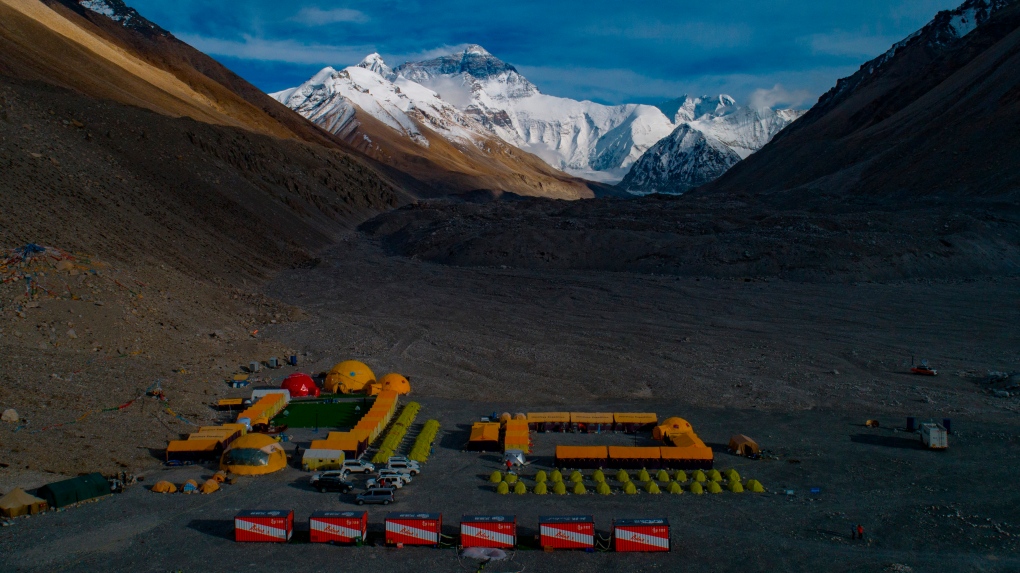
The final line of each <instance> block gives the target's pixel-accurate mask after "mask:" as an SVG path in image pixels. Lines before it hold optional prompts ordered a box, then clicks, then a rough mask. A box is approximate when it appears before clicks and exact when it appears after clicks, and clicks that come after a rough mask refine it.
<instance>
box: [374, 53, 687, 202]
mask: <svg viewBox="0 0 1020 573" xmlns="http://www.w3.org/2000/svg"><path fill="white" fill-rule="evenodd" d="M393 72H394V74H395V75H398V76H402V77H406V78H407V79H410V80H413V81H415V82H417V83H420V84H422V85H424V86H426V87H428V88H430V89H432V90H434V91H436V92H437V93H439V94H440V96H442V98H443V99H444V100H446V101H448V102H450V103H452V104H454V105H456V106H457V107H458V108H460V109H461V110H463V111H464V112H465V113H467V114H469V115H473V116H475V117H477V118H479V120H480V121H481V122H482V123H483V124H484V125H485V126H486V127H487V128H488V129H489V130H490V131H491V132H492V133H494V134H496V135H498V136H499V137H500V138H501V139H503V140H504V141H506V142H508V143H510V144H512V145H515V146H517V147H519V148H521V149H523V150H525V151H528V152H530V153H533V154H535V155H537V156H538V157H540V158H542V159H543V160H544V161H546V162H547V163H549V164H550V165H552V166H553V167H556V168H558V169H562V170H564V171H566V172H568V173H570V174H572V175H577V176H580V177H584V178H586V179H592V180H596V181H602V182H613V183H615V182H616V181H619V180H620V179H621V178H622V177H623V175H624V174H625V173H626V172H627V169H628V168H629V167H630V165H631V164H632V163H634V161H636V160H637V158H638V157H640V156H641V154H642V153H644V152H645V150H647V149H648V148H649V147H651V146H652V145H654V144H655V142H657V141H658V140H660V139H662V138H663V137H665V136H666V135H668V134H669V133H670V132H671V131H672V130H673V128H674V125H673V123H672V121H670V119H669V118H667V117H666V116H665V115H664V114H663V113H662V112H661V111H659V110H658V109H657V108H655V107H654V106H649V105H637V104H628V105H618V106H607V105H602V104H598V103H594V102H590V101H577V100H572V99H568V98H561V97H555V96H550V95H546V94H543V93H541V92H540V91H539V89H538V88H537V87H536V86H535V85H534V84H533V83H531V82H530V81H528V79H527V78H525V77H524V76H523V75H521V74H520V72H518V71H517V69H516V68H514V67H513V66H511V65H509V64H507V63H505V62H503V61H501V60H500V59H498V58H496V57H495V56H493V55H492V54H490V53H489V52H487V51H486V50H485V49H484V48H482V47H481V46H477V45H471V46H468V47H467V48H466V49H465V50H464V51H463V52H460V53H456V54H451V55H448V56H442V57H439V58H435V59H432V60H427V61H423V62H409V63H406V64H403V65H400V66H397V67H396V68H395V69H394V70H393Z"/></svg>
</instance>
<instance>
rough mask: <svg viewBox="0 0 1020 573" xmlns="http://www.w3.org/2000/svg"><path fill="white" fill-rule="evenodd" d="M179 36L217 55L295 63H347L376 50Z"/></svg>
mask: <svg viewBox="0 0 1020 573" xmlns="http://www.w3.org/2000/svg"><path fill="white" fill-rule="evenodd" d="M177 37H178V38H180V39H181V40H183V41H184V42H187V43H188V44H191V45H192V46H194V47H195V48H198V49H199V50H201V51H203V52H205V53H207V54H212V55H215V56H227V57H231V58H239V59H242V60H264V61H269V62H287V63H291V64H321V65H323V66H325V65H331V66H347V65H351V64H356V63H358V62H360V61H361V60H362V58H364V57H365V56H366V55H367V54H371V53H372V52H375V51H376V49H375V47H374V46H333V45H329V44H304V43H301V42H297V41H294V40H266V39H263V38H256V37H254V36H248V35H245V36H243V37H242V38H243V39H242V40H225V39H222V38H210V37H207V36H198V35H193V34H178V36H177Z"/></svg>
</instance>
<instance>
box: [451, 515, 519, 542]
mask: <svg viewBox="0 0 1020 573" xmlns="http://www.w3.org/2000/svg"><path fill="white" fill-rule="evenodd" d="M460 544H461V546H463V547H497V548H500V549H513V548H514V547H516V546H517V517H516V516H514V515H465V516H464V517H462V518H460Z"/></svg>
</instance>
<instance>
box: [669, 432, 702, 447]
mask: <svg viewBox="0 0 1020 573" xmlns="http://www.w3.org/2000/svg"><path fill="white" fill-rule="evenodd" d="M666 443H668V444H670V445H671V446H675V447H678V448H688V447H698V448H704V447H705V442H702V441H701V438H699V437H698V436H696V435H695V434H693V433H683V434H669V435H667V436H666Z"/></svg>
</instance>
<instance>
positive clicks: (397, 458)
mask: <svg viewBox="0 0 1020 573" xmlns="http://www.w3.org/2000/svg"><path fill="white" fill-rule="evenodd" d="M393 462H404V463H407V464H411V465H412V466H415V467H417V466H420V465H421V464H419V463H418V462H416V461H414V460H412V459H408V458H407V457H405V456H390V459H388V460H386V463H387V464H392V463H393Z"/></svg>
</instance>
